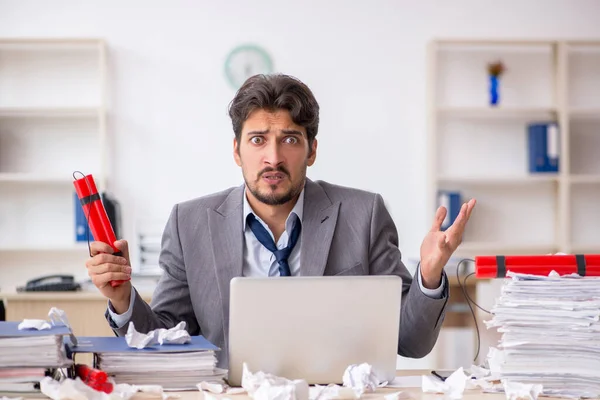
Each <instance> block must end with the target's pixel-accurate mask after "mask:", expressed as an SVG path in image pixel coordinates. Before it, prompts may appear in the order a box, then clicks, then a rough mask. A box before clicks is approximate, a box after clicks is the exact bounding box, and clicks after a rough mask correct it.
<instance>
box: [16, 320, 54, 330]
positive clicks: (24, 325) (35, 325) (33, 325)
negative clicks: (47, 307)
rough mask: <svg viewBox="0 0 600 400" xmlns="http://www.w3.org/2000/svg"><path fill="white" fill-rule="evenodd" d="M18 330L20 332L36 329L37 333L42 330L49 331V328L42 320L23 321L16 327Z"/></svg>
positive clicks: (46, 322)
mask: <svg viewBox="0 0 600 400" xmlns="http://www.w3.org/2000/svg"><path fill="white" fill-rule="evenodd" d="M18 328H19V330H20V331H22V330H24V329H37V330H38V331H41V330H44V329H50V328H51V326H50V324H49V323H48V321H46V320H44V319H24V320H23V321H21V323H20V324H19V326H18Z"/></svg>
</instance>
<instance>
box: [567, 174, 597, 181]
mask: <svg viewBox="0 0 600 400" xmlns="http://www.w3.org/2000/svg"><path fill="white" fill-rule="evenodd" d="M569 179H570V181H571V183H600V175H597V174H577V175H571V176H570V178H569Z"/></svg>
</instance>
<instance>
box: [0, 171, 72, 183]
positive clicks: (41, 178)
mask: <svg viewBox="0 0 600 400" xmlns="http://www.w3.org/2000/svg"><path fill="white" fill-rule="evenodd" d="M0 183H50V184H61V185H62V184H73V176H71V175H66V176H58V175H48V174H38V173H0Z"/></svg>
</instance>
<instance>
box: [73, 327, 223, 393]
mask: <svg viewBox="0 0 600 400" xmlns="http://www.w3.org/2000/svg"><path fill="white" fill-rule="evenodd" d="M69 350H70V351H71V352H72V353H74V354H75V355H76V354H77V353H93V354H94V355H95V360H96V361H95V366H96V368H99V369H101V370H103V371H105V372H106V373H107V374H108V375H109V376H110V377H112V378H113V379H114V381H115V383H127V384H130V385H160V386H162V387H163V389H165V390H197V389H198V388H197V386H196V385H197V384H199V383H200V382H202V381H206V382H214V383H223V378H225V376H226V373H227V371H226V370H223V369H220V368H217V367H216V365H217V357H216V355H215V354H216V351H219V350H220V349H219V348H218V347H217V346H215V345H213V344H212V343H210V342H209V341H208V340H206V338H204V337H203V336H191V337H190V341H189V342H187V343H182V344H162V345H161V344H159V343H154V344H152V345H148V346H146V347H143V348H140V349H138V348H136V347H130V346H129V345H128V343H127V342H126V340H125V337H123V336H120V337H114V336H113V337H102V336H95V337H94V336H81V337H79V338H78V345H77V346H71V345H70V346H69Z"/></svg>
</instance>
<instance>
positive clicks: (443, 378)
mask: <svg viewBox="0 0 600 400" xmlns="http://www.w3.org/2000/svg"><path fill="white" fill-rule="evenodd" d="M431 374H432V375H434V376H437V377H438V378H440V379H441V380H442V381H445V380H446V377H445V376H442V375H440V374H438V373H437V372H436V371H431Z"/></svg>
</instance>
